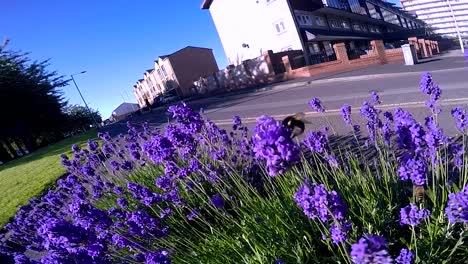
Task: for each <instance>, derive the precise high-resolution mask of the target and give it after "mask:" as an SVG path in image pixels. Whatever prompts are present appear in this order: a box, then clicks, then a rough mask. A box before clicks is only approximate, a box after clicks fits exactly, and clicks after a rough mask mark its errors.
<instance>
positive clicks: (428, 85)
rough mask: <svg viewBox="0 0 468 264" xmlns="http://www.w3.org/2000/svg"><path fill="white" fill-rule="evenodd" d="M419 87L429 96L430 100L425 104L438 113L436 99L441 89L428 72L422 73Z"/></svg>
mask: <svg viewBox="0 0 468 264" xmlns="http://www.w3.org/2000/svg"><path fill="white" fill-rule="evenodd" d="M419 87H420V88H421V91H422V92H423V93H425V94H427V95H429V96H430V100H429V101H427V102H426V105H427V106H428V107H429V108H431V109H433V110H435V111H436V113H438V112H439V109H437V108H436V101H437V100H439V98H440V96H441V94H442V90H441V89H440V87H439V86H438V85H437V84H436V83H434V81H433V79H432V75H431V74H430V73H428V72H425V73H423V74H422V76H421V81H420V82H419Z"/></svg>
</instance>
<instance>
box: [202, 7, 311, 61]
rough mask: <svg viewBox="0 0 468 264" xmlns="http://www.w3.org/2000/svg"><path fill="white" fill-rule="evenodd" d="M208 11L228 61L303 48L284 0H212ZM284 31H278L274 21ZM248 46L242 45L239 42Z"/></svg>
mask: <svg viewBox="0 0 468 264" xmlns="http://www.w3.org/2000/svg"><path fill="white" fill-rule="evenodd" d="M210 13H211V16H212V18H213V21H214V23H215V25H216V29H217V30H218V34H219V37H220V39H221V42H222V44H223V47H224V51H225V53H226V56H227V58H228V61H229V62H230V63H231V64H236V65H237V64H240V63H241V62H242V61H244V60H246V59H252V58H256V57H258V56H260V55H261V54H262V53H263V52H266V51H267V50H272V51H273V52H280V51H283V50H288V49H293V50H298V49H302V46H301V41H300V38H299V35H298V33H297V30H296V27H295V24H294V20H293V17H292V14H291V11H290V9H289V6H288V4H287V1H286V0H270V2H269V3H267V0H258V1H256V0H235V1H233V0H215V1H213V3H212V5H211V7H210ZM278 21H282V22H283V24H284V26H285V29H286V31H285V32H284V33H281V34H278V33H277V31H276V29H275V25H274V23H275V22H278ZM244 43H245V44H248V45H249V48H243V47H242V44H244Z"/></svg>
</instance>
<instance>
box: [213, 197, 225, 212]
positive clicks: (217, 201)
mask: <svg viewBox="0 0 468 264" xmlns="http://www.w3.org/2000/svg"><path fill="white" fill-rule="evenodd" d="M211 204H212V205H213V206H214V207H216V209H218V210H220V209H222V208H223V207H224V198H223V197H222V196H221V195H219V194H215V195H213V196H212V197H211Z"/></svg>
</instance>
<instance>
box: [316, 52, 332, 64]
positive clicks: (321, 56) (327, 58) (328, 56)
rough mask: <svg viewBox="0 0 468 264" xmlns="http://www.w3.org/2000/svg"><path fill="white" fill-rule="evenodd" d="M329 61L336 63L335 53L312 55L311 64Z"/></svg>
mask: <svg viewBox="0 0 468 264" xmlns="http://www.w3.org/2000/svg"><path fill="white" fill-rule="evenodd" d="M329 61H336V54H335V53H334V52H327V51H322V52H319V53H314V54H311V55H310V64H311V65H314V64H320V63H324V62H329Z"/></svg>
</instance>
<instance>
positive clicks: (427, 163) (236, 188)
mask: <svg viewBox="0 0 468 264" xmlns="http://www.w3.org/2000/svg"><path fill="white" fill-rule="evenodd" d="M420 88H421V91H423V92H424V93H425V94H427V95H428V96H429V101H428V103H427V106H428V113H429V115H428V117H427V118H426V122H425V123H424V124H421V123H419V122H417V121H416V120H415V119H414V118H413V117H412V115H411V114H410V113H409V112H407V111H405V110H403V109H400V108H398V109H395V111H394V112H393V113H391V112H385V113H382V110H381V109H379V104H381V101H380V97H379V95H378V94H377V93H376V92H372V94H371V100H370V101H366V102H364V103H363V105H362V109H361V111H360V115H361V116H362V117H363V119H364V123H365V124H366V131H367V132H366V133H367V135H369V136H368V137H367V138H363V134H362V133H364V132H362V133H361V132H359V131H360V129H359V127H358V126H357V125H356V124H357V123H358V122H357V120H353V119H352V115H351V107H350V106H349V105H344V106H343V107H342V110H341V112H342V115H343V119H344V122H345V125H346V126H350V133H351V134H352V136H351V137H350V138H351V140H347V141H344V140H341V139H339V138H337V137H333V136H331V135H328V134H327V132H326V131H327V130H325V131H310V132H309V133H308V135H306V136H305V138H304V140H302V141H301V140H292V139H291V137H290V134H291V131H289V130H288V128H285V127H283V126H282V125H281V123H280V122H278V120H275V119H273V118H271V117H267V116H263V117H260V118H259V119H258V123H257V125H256V127H255V129H254V131H253V133H252V135H249V131H248V129H247V128H246V127H245V126H244V125H243V124H242V120H241V119H240V118H239V117H237V116H235V117H234V118H233V127H232V130H231V131H229V132H228V131H226V130H223V129H220V128H219V127H218V126H216V124H214V123H213V122H211V121H209V120H206V119H204V118H203V117H202V116H201V115H200V114H199V113H195V112H193V111H192V110H191V109H190V108H188V107H187V106H186V105H185V104H179V105H176V106H172V107H170V108H169V112H170V113H171V114H172V115H173V118H174V122H173V123H171V124H169V125H167V126H166V127H165V128H164V129H163V130H157V129H152V128H150V127H149V126H148V125H147V124H144V125H143V126H142V127H141V128H137V127H134V126H132V125H130V124H129V125H128V128H129V130H128V134H126V135H121V136H119V137H116V138H111V136H110V135H108V134H99V137H100V138H101V141H100V142H94V141H91V142H89V144H88V147H87V148H86V149H83V148H80V147H78V146H73V147H72V149H73V151H74V154H73V155H72V156H71V157H67V156H65V155H62V164H63V166H65V167H66V168H67V170H68V173H69V174H68V176H67V177H65V178H63V179H60V180H59V181H58V182H57V187H56V188H54V189H51V190H50V191H49V192H48V193H46V194H45V195H44V196H42V197H40V198H33V199H31V201H30V203H29V204H28V205H25V206H23V207H21V208H20V209H19V211H18V213H17V214H16V216H15V217H14V219H12V221H11V222H10V223H9V224H7V225H6V226H5V228H4V231H5V232H4V235H3V237H2V238H1V241H2V242H1V245H0V253H1V254H3V255H4V256H6V258H8V259H10V260H11V261H14V262H16V263H366V264H367V263H405V264H409V263H466V256H467V254H468V247H467V246H466V243H467V242H468V241H467V230H468V227H467V223H468V187H467V181H468V176H467V166H466V164H467V163H466V155H465V153H466V151H465V148H466V147H465V146H466V143H465V134H464V133H465V130H466V126H467V125H466V123H467V120H466V110H465V109H463V108H461V107H457V108H455V109H454V110H453V111H452V112H451V114H452V116H453V117H454V119H455V121H454V125H456V126H457V128H458V129H459V130H460V132H462V135H461V138H460V140H458V141H457V140H455V139H451V138H448V137H447V136H445V135H444V134H443V130H442V128H440V127H439V126H438V123H437V120H438V117H439V114H440V109H439V108H438V107H437V100H438V99H439V98H440V97H441V93H442V91H441V89H440V88H439V86H438V85H437V84H435V83H434V81H433V79H432V76H431V75H430V74H428V73H427V74H424V75H423V77H422V80H421V83H420ZM309 104H310V106H311V107H312V108H313V109H315V110H316V111H318V112H320V113H323V112H325V107H324V106H323V105H322V102H321V101H320V100H319V99H317V98H313V99H312V100H311V101H310V103H309Z"/></svg>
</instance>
